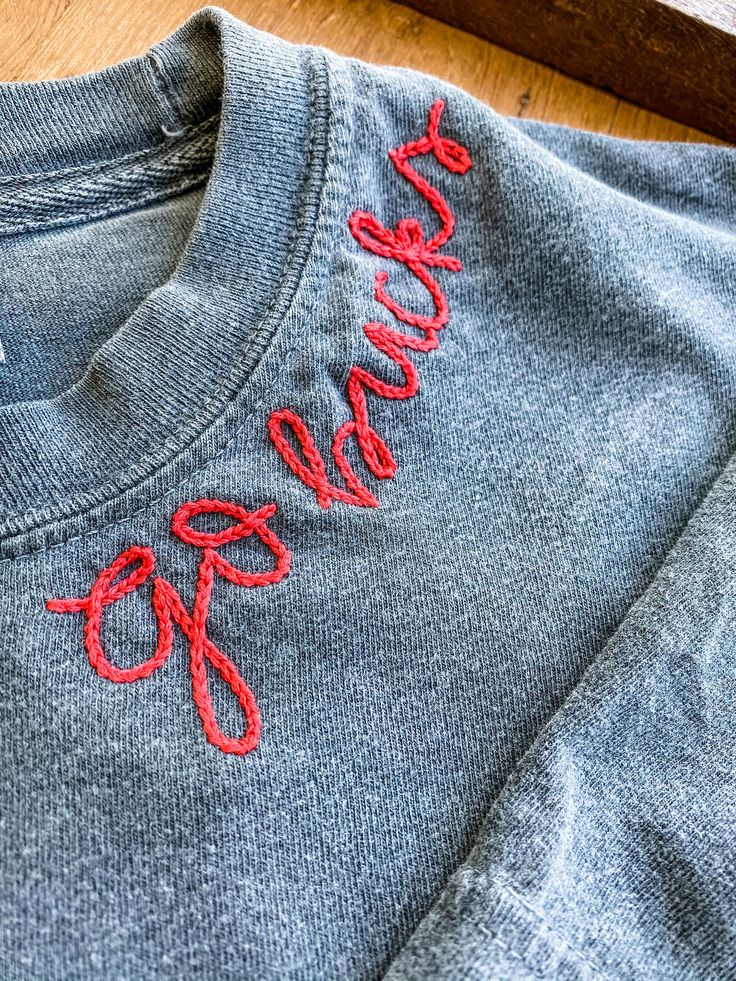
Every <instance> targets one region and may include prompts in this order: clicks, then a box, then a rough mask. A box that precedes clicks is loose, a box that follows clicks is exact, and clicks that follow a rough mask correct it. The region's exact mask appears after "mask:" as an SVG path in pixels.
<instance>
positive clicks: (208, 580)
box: [46, 499, 291, 756]
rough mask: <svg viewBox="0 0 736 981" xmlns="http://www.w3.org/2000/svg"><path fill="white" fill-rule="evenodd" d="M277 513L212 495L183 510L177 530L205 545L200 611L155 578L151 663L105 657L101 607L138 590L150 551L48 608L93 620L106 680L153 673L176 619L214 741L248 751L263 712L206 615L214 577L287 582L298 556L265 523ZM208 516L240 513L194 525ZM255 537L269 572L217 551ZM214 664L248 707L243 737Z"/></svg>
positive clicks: (93, 656)
mask: <svg viewBox="0 0 736 981" xmlns="http://www.w3.org/2000/svg"><path fill="white" fill-rule="evenodd" d="M275 513H276V505H275V504H266V505H264V507H262V508H259V509H258V511H246V510H245V508H243V507H241V506H240V505H239V504H232V503H230V502H229V501H219V500H207V499H202V500H199V501H192V502H189V503H187V504H183V505H182V506H181V507H180V508H179V510H178V511H177V512H176V513H175V514H174V517H173V519H172V523H171V527H172V531H173V532H174V534H175V535H176V536H177V537H178V538H180V539H181V540H182V541H183V542H186V543H187V544H188V545H194V546H195V547H196V548H201V549H202V557H201V559H200V563H199V570H198V573H197V587H196V593H195V598H194V608H193V611H192V614H191V616H190V615H189V613H188V612H187V610H186V608H185V607H184V604H183V603H182V600H181V597H180V596H179V593H178V592H177V591H176V589H175V588H174V587H173V586H172V585H171V583H170V582H167V580H166V579H163V578H162V577H161V576H155V577H154V579H153V593H152V598H151V601H152V606H153V611H154V614H155V616H156V624H157V630H158V636H157V641H156V650H155V651H154V653H153V655H152V656H151V657H150V658H149V659H148V660H147V661H143V662H142V663H141V664H137V665H135V666H134V667H132V668H117V667H115V665H113V664H111V663H110V661H109V660H108V659H107V657H106V656H105V653H104V651H103V649H102V643H101V639H100V634H101V629H102V612H103V610H104V608H105V607H106V606H110V605H111V604H112V603H115V602H117V600H119V599H122V598H123V597H124V596H126V595H127V594H128V593H130V592H133V590H135V589H137V588H138V587H139V586H141V585H143V583H145V582H146V581H147V580H148V579H149V578H150V577H151V575H152V574H153V570H154V566H155V562H156V559H155V556H154V554H153V551H152V550H151V549H150V548H146V547H143V546H140V545H133V546H132V547H131V548H129V549H127V550H126V551H124V552H121V553H120V555H118V557H117V558H116V559H115V561H114V562H113V563H112V565H110V566H108V567H107V568H106V569H103V570H102V572H101V573H100V574H99V575H98V577H97V579H96V580H95V582H94V584H93V586H92V589H91V590H90V592H89V594H88V595H87V596H84V597H82V598H80V599H51V600H48V602H47V603H46V606H47V607H48V609H49V610H52V611H53V612H55V613H84V614H85V616H86V617H87V622H86V624H85V627H84V644H85V647H86V649H87V655H88V657H89V662H90V664H91V665H92V667H93V668H94V669H95V671H96V672H97V673H98V674H99V675H100V677H102V678H107V679H108V680H109V681H114V682H118V683H126V682H131V681H138V680H140V679H141V678H147V677H148V676H149V675H150V674H152V673H153V672H154V671H156V670H157V669H158V668H160V667H161V665H162V664H163V663H164V662H165V661H166V659H167V658H168V656H169V655H170V654H171V650H172V647H173V642H174V629H173V624H174V623H176V624H177V625H178V626H179V628H180V629H181V631H182V633H183V634H184V636H185V637H186V638H187V640H188V641H189V668H190V673H191V677H192V697H193V699H194V703H195V705H196V707H197V711H198V713H199V717H200V719H201V721H202V727H203V729H204V731H205V734H206V736H207V739H208V740H209V741H210V742H211V743H212V744H213V746H217V748H218V749H221V750H222V751H223V752H224V753H235V754H237V755H240V756H242V755H244V754H245V753H249V752H250V751H251V750H252V749H255V748H256V746H257V745H258V740H259V738H260V735H261V716H260V712H259V711H258V705H257V703H256V700H255V698H254V696H253V693H252V691H251V690H250V688H249V687H248V685H247V683H246V682H245V680H244V679H243V678H242V677H241V675H240V674H239V672H238V669H237V668H236V667H235V665H234V664H233V662H232V661H231V660H230V659H229V658H228V657H227V656H226V655H225V654H223V652H222V651H221V650H220V649H219V648H218V647H216V646H215V644H213V643H212V641H211V640H210V639H209V638H208V637H207V618H208V616H209V605H210V598H211V596H212V587H213V584H214V579H215V574H217V575H218V576H219V577H220V578H222V579H225V580H226V581H227V582H231V583H234V584H235V585H236V586H267V585H269V584H271V583H277V582H280V581H281V580H282V579H283V578H284V576H286V575H287V573H288V572H289V567H290V565H291V553H290V552H289V551H288V549H287V548H286V546H285V545H284V544H283V542H281V540H280V539H279V538H278V537H277V536H276V534H275V533H274V532H273V531H271V529H270V528H269V527H268V526H267V525H266V522H267V521H268V520H269V518H272V517H273V515H274V514H275ZM201 514H222V515H224V516H225V517H228V518H234V519H235V524H232V525H230V526H229V527H227V528H225V529H224V530H223V531H220V532H216V533H207V532H202V531H197V530H196V529H194V528H192V526H191V525H190V524H189V522H190V520H191V519H192V518H194V517H196V516H197V515H201ZM253 534H255V535H256V536H257V537H258V538H260V540H261V541H262V542H263V544H264V545H265V546H266V547H267V548H268V549H269V551H270V552H271V554H272V555H273V557H274V559H275V562H274V566H273V568H272V569H268V570H266V571H265V572H245V571H244V570H242V569H238V568H236V567H235V566H234V565H232V564H231V563H230V562H228V561H227V560H226V559H224V558H223V557H222V556H221V555H220V554H219V552H218V551H217V549H218V548H219V547H220V546H222V545H226V544H228V543H230V542H234V541H237V540H238V539H240V538H247V537H248V536H250V535H253ZM136 563H137V564H138V565H137V567H135V566H136ZM131 566H133V567H134V568H132V570H131V571H129V572H128V573H127V575H125V576H123V578H119V577H120V575H121V573H123V572H125V571H126V570H128V569H130V567H131ZM207 664H209V665H210V666H211V667H212V668H214V670H215V671H217V673H218V674H219V675H220V677H221V678H222V680H223V681H224V682H225V684H227V685H228V687H229V688H230V690H231V691H232V692H233V694H234V695H235V697H236V699H237V701H238V704H239V705H240V708H241V710H242V712H243V716H244V718H245V723H246V730H245V734H244V735H243V736H241V737H240V738H238V739H234V738H232V737H230V736H226V735H225V733H223V731H222V730H221V729H220V727H219V725H218V724H217V720H216V719H215V713H214V708H213V706H212V699H211V697H210V693H209V687H208V684H207V670H206V668H207Z"/></svg>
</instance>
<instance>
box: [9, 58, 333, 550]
mask: <svg viewBox="0 0 736 981" xmlns="http://www.w3.org/2000/svg"><path fill="white" fill-rule="evenodd" d="M303 50H304V53H305V59H306V60H307V70H308V75H309V78H308V85H309V115H310V124H309V138H308V141H307V146H308V158H307V162H306V165H305V169H304V174H303V181H302V189H301V191H302V193H301V198H302V200H303V201H305V202H309V199H310V198H311V199H312V208H311V210H310V209H309V208H307V209H306V210H308V211H310V217H309V220H308V221H304V220H303V221H302V222H299V223H298V224H297V226H296V227H295V229H294V235H293V237H292V241H291V243H290V247H289V250H288V254H287V257H286V259H285V261H284V266H283V270H282V275H281V278H280V280H279V283H278V285H277V287H276V288H275V290H274V294H273V298H272V301H271V303H270V304H269V306H268V308H267V310H266V311H264V314H263V317H262V319H261V321H260V322H259V323H258V324H257V325H255V327H254V329H253V334H252V336H251V337H250V338H249V339H248V342H247V343H246V345H245V347H244V348H243V350H242V351H241V352H240V358H239V359H238V366H237V369H236V370H235V371H232V372H230V373H229V374H228V375H227V376H225V377H222V378H220V379H219V384H218V385H217V388H216V390H215V391H214V392H212V393H211V394H210V396H209V397H208V398H207V399H205V400H204V401H203V402H202V403H201V404H200V406H199V407H198V410H197V412H195V413H194V414H193V415H191V416H190V417H189V418H188V419H187V421H186V424H185V425H184V426H183V427H182V428H180V429H178V430H177V431H176V432H175V433H172V434H171V435H170V437H169V438H168V439H166V440H164V441H163V442H162V443H161V444H160V447H161V448H163V452H162V454H161V455H160V457H158V458H157V457H156V456H154V455H149V456H148V457H147V458H145V457H144V458H142V459H140V460H138V461H136V462H135V463H134V465H133V466H132V467H130V468H129V469H128V471H127V472H126V474H124V475H123V476H122V477H121V478H119V479H118V480H116V481H109V482H107V483H106V484H103V485H100V487H98V488H95V489H94V490H92V491H90V492H88V493H86V494H84V495H80V496H79V497H78V498H76V500H75V502H74V504H72V505H70V506H68V507H66V508H65V507H64V506H63V505H57V506H49V507H48V508H44V509H41V508H35V509H30V510H28V511H25V512H21V513H18V514H16V515H11V516H10V517H9V518H7V519H5V521H4V522H2V523H0V565H4V564H5V563H7V562H13V561H15V560H16V559H19V558H23V557H27V556H31V555H36V554H39V553H45V552H47V551H49V550H51V549H54V548H60V547H62V546H64V545H66V544H68V543H69V542H70V541H75V540H78V539H81V538H85V537H90V536H93V535H96V534H98V533H99V532H100V530H101V529H102V528H108V527H114V526H116V525H118V524H123V523H125V522H126V521H128V520H130V519H131V518H132V517H134V516H135V515H137V514H140V513H143V512H145V511H146V510H148V508H149V507H151V506H152V505H153V504H156V503H158V502H159V501H162V500H165V499H166V498H167V497H168V496H169V495H171V494H173V493H175V492H176V490H178V488H179V487H180V486H182V485H183V484H185V483H186V482H187V481H188V480H189V479H191V478H192V477H193V476H195V475H196V474H197V473H198V472H200V471H202V470H204V469H205V468H206V467H207V466H208V465H209V464H210V463H211V462H212V461H213V460H216V459H217V458H218V457H219V456H221V455H222V454H223V453H225V452H226V451H227V449H228V448H229V447H230V446H231V445H232V444H233V443H234V442H235V441H236V440H237V439H238V438H239V437H240V435H241V434H242V432H243V431H244V429H245V427H246V426H247V424H248V422H249V421H250V420H251V419H252V417H253V416H254V414H255V413H256V412H257V411H258V410H259V409H260V408H261V407H262V405H263V404H264V402H265V400H266V398H267V395H268V394H269V393H270V389H269V392H268V393H264V394H263V395H262V396H261V397H259V398H258V399H257V401H256V402H255V404H254V405H253V406H252V407H251V408H250V410H249V411H247V412H246V413H245V415H244V416H243V417H242V418H241V419H239V420H238V421H237V423H236V425H235V426H234V428H233V429H232V430H230V431H228V432H226V433H224V434H221V436H220V442H219V444H218V445H217V446H216V447H215V448H214V449H213V451H212V452H210V453H208V454H206V455H204V456H203V457H202V459H201V460H199V461H197V465H196V467H194V468H193V469H192V470H191V471H189V472H188V473H186V474H184V475H183V476H181V478H180V479H177V481H176V483H175V484H174V485H173V486H171V487H168V488H166V489H164V490H163V491H162V492H161V493H159V494H157V495H156V496H155V497H151V498H147V499H146V500H145V502H144V503H143V504H141V505H140V507H138V508H136V509H135V510H134V511H132V512H129V513H128V514H126V515H125V516H124V517H122V518H118V519H116V520H112V521H110V520H105V519H104V518H103V519H102V521H101V522H100V523H99V524H98V525H95V526H94V527H92V528H88V529H86V530H84V531H80V532H78V533H77V534H71V535H69V536H65V537H62V538H60V539H58V540H53V541H40V542H39V544H38V545H36V546H35V547H30V541H31V540H32V539H33V536H41V535H44V534H47V535H51V534H52V533H53V531H54V529H55V528H59V526H60V525H63V524H64V523H65V522H73V521H75V520H77V521H81V520H84V519H85V518H87V517H88V516H89V515H90V514H92V513H93V512H94V511H95V510H96V509H101V508H104V507H109V506H110V505H111V504H113V503H114V502H115V501H116V500H119V499H120V498H121V497H123V496H125V495H127V494H131V495H133V494H135V493H136V492H137V491H139V490H140V488H142V487H144V486H145V484H146V483H147V482H148V481H150V480H153V479H155V478H156V477H157V476H158V475H159V474H160V473H161V472H162V471H163V470H165V469H166V467H167V466H171V465H172V464H174V463H175V462H176V461H177V460H179V459H181V458H182V457H184V456H185V455H186V454H187V453H190V452H192V451H194V450H195V449H196V448H197V446H199V445H200V444H201V443H202V442H203V441H204V440H205V439H206V437H207V434H208V433H210V432H211V431H212V429H213V428H214V427H216V426H217V425H218V423H221V422H222V421H223V419H224V417H225V416H226V414H227V411H228V408H230V407H231V406H232V405H237V404H238V403H240V402H241V400H242V397H243V392H244V389H245V387H246V386H247V383H248V379H249V378H250V377H251V376H252V374H253V372H255V371H256V370H257V368H258V367H259V366H260V364H261V363H262V361H263V359H264V357H265V356H266V355H267V353H268V349H269V347H270V345H271V344H272V343H273V341H274V339H275V337H276V335H277V334H278V333H279V331H280V328H281V326H282V323H283V321H284V320H285V319H286V318H287V316H288V315H289V312H290V311H291V310H292V309H293V302H294V297H295V296H296V295H297V293H298V292H299V289H300V287H301V286H302V284H303V283H304V277H305V274H306V271H307V268H308V266H309V261H310V258H312V257H313V256H314V253H315V237H316V235H317V231H318V229H319V227H320V226H321V225H322V224H324V221H325V218H326V217H327V216H328V215H329V214H330V213H331V212H332V211H333V210H334V209H333V206H331V205H330V203H329V202H328V201H326V200H325V197H326V194H327V185H328V181H327V179H326V177H327V174H328V171H330V170H333V171H334V172H335V173H336V176H337V189H336V193H337V195H338V196H339V197H342V195H343V194H344V183H345V181H344V175H343V174H342V169H343V157H344V156H345V154H346V153H348V144H349V140H344V141H342V142H343V143H344V144H345V145H344V146H336V140H335V139H334V138H333V132H332V131H333V129H334V128H335V126H336V125H338V120H336V117H338V119H339V123H342V125H343V128H345V120H346V119H347V117H348V115H349V110H348V108H346V107H336V106H335V102H336V99H335V95H334V92H333V83H332V79H331V77H330V76H331V69H330V64H329V62H328V59H327V53H326V52H324V51H323V50H321V49H318V48H304V49H303ZM348 81H349V80H348ZM351 84H352V83H351ZM320 97H321V98H320ZM320 102H322V103H323V104H322V105H320ZM351 126H352V123H347V127H348V128H349V127H351ZM320 136H321V140H320V139H319V137H320ZM316 150H319V156H320V158H321V159H319V158H318V160H317V161H316V162H315V159H314V158H315V151H316ZM315 163H316V166H315ZM300 244H301V246H302V254H301V256H298V258H297V264H296V266H295V265H294V263H293V259H294V256H295V254H296V253H297V252H298V251H299V248H298V247H299V245H300ZM289 279H291V280H292V286H291V288H288V281H289ZM317 293H318V290H316V289H313V290H310V302H309V305H308V310H307V311H306V313H305V315H304V316H303V317H302V318H300V319H301V321H302V323H301V327H300V329H299V332H298V335H297V336H296V337H295V339H294V341H293V343H292V344H291V345H290V346H289V348H288V350H287V351H286V352H285V353H284V356H283V358H282V361H281V363H280V364H279V365H278V366H276V367H277V375H280V374H281V373H282V372H283V371H284V370H285V369H286V367H287V366H288V363H289V361H290V359H291V357H292V355H293V354H294V352H295V350H296V349H297V348H298V347H299V343H300V341H301V338H302V337H303V334H304V331H305V329H306V321H308V320H309V319H310V318H311V316H312V315H313V311H314V308H315V306H316V305H317V303H318V299H319V298H318V296H317V295H316V294H317ZM279 307H281V308H282V310H281V311H280V312H279ZM269 328H270V329H269ZM200 420H204V421H203V422H201V425H200V424H199V422H200ZM174 441H176V442H177V443H178V444H179V445H177V446H175V447H174V448H171V449H169V448H168V444H170V443H173V442H174ZM153 461H155V462H153ZM141 471H143V472H141ZM24 546H25V547H24ZM16 548H17V551H16Z"/></svg>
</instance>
